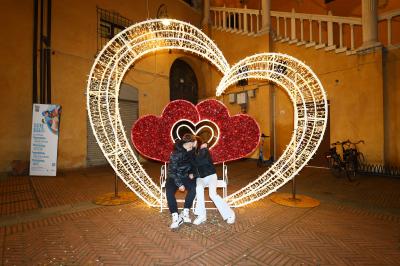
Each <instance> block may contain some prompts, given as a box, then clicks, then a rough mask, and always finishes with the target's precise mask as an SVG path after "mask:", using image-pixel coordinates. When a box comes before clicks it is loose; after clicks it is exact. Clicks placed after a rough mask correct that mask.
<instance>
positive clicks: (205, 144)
mask: <svg viewBox="0 0 400 266" xmlns="http://www.w3.org/2000/svg"><path fill="white" fill-rule="evenodd" d="M207 146H208V144H207V143H203V144H201V146H200V149H204V148H207Z"/></svg>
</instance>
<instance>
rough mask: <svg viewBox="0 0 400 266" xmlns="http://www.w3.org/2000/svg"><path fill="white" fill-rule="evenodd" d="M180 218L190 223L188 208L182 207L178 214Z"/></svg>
mask: <svg viewBox="0 0 400 266" xmlns="http://www.w3.org/2000/svg"><path fill="white" fill-rule="evenodd" d="M180 217H181V219H182V220H183V222H184V223H191V222H192V219H190V216H189V209H187V208H185V209H183V211H182V212H181V215H180Z"/></svg>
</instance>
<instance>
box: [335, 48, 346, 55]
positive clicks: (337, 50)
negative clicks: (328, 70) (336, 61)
mask: <svg viewBox="0 0 400 266" xmlns="http://www.w3.org/2000/svg"><path fill="white" fill-rule="evenodd" d="M346 51H347V47H342V48H337V49H336V50H335V53H337V54H339V53H344V52H346Z"/></svg>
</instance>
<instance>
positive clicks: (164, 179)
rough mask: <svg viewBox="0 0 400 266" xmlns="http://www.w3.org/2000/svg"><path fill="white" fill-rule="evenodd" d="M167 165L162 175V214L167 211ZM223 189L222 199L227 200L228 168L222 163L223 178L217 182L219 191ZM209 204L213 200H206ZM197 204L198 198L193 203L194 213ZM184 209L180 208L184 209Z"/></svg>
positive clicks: (162, 169) (164, 166)
mask: <svg viewBox="0 0 400 266" xmlns="http://www.w3.org/2000/svg"><path fill="white" fill-rule="evenodd" d="M167 172H168V168H167V163H165V164H164V165H163V166H161V175H160V186H161V192H162V193H161V199H160V201H161V208H160V212H162V211H163V210H164V209H167V208H168V207H167V200H166V195H165V183H166V182H167ZM218 188H222V198H226V197H227V195H228V166H227V165H226V164H225V163H222V178H218V180H217V189H218ZM176 201H177V202H178V203H182V202H185V199H177V200H176ZM205 202H206V203H207V202H212V201H211V200H206V201H205ZM196 204H197V197H196V198H195V199H194V201H193V206H192V211H193V212H194V209H195V206H196ZM182 208H183V207H179V209H182ZM206 209H216V208H215V207H206Z"/></svg>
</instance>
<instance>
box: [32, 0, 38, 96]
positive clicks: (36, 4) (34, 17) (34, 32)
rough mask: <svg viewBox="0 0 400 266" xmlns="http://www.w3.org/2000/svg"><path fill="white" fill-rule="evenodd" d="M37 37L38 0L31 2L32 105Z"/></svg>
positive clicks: (35, 80)
mask: <svg viewBox="0 0 400 266" xmlns="http://www.w3.org/2000/svg"><path fill="white" fill-rule="evenodd" d="M37 35H38V0H34V1H33V45H32V103H37V101H38V95H37V41H38V38H37Z"/></svg>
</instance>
